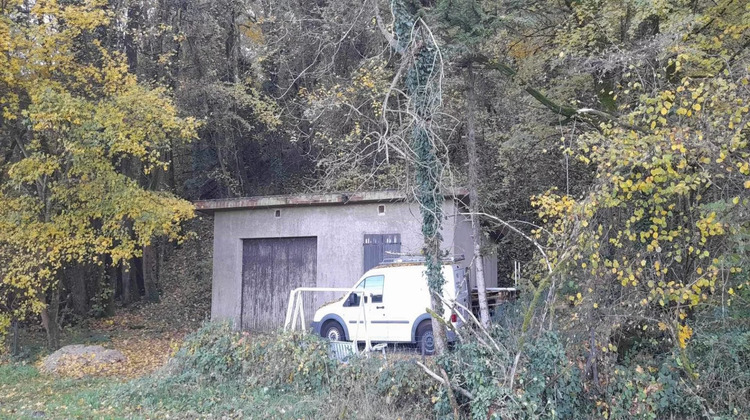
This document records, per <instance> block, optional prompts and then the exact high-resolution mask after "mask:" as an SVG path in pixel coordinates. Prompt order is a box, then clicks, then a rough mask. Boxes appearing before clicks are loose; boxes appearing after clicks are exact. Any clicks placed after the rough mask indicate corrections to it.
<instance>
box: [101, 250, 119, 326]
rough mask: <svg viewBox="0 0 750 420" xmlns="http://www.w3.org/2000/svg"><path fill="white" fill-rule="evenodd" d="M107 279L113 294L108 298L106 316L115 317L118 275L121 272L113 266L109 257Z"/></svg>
mask: <svg viewBox="0 0 750 420" xmlns="http://www.w3.org/2000/svg"><path fill="white" fill-rule="evenodd" d="M107 263H108V268H107V277H108V280H109V287H110V288H111V293H110V294H109V296H107V306H106V309H105V310H104V315H105V316H114V315H115V294H116V293H117V274H118V272H119V271H120V270H119V268H118V267H116V266H112V265H111V264H112V260H111V259H110V258H109V257H107Z"/></svg>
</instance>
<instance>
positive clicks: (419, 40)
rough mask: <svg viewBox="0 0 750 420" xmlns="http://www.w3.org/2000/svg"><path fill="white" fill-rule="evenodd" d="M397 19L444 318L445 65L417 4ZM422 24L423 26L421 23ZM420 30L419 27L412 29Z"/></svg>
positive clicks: (442, 335) (437, 304)
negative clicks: (436, 126)
mask: <svg viewBox="0 0 750 420" xmlns="http://www.w3.org/2000/svg"><path fill="white" fill-rule="evenodd" d="M391 12H392V13H393V16H394V30H395V32H396V37H397V40H398V44H399V49H400V51H401V54H407V53H406V51H410V48H411V47H412V46H414V47H415V50H414V51H410V52H409V54H413V60H414V61H413V63H412V65H411V66H410V67H409V70H408V72H407V74H406V81H405V82H406V94H407V96H408V97H409V108H410V109H409V111H410V113H411V115H412V117H413V118H414V123H413V124H414V125H413V128H412V141H411V144H412V149H413V150H414V155H415V158H414V159H415V163H416V164H415V181H416V195H417V202H418V203H419V208H420V213H421V216H422V236H424V248H423V250H424V255H425V271H426V273H427V285H428V287H429V290H430V294H431V295H432V309H433V311H435V313H436V314H440V315H442V314H443V304H442V302H441V301H440V298H439V296H442V294H443V283H445V279H444V278H443V272H442V261H441V255H440V254H441V252H440V246H441V243H442V237H441V236H440V226H441V222H442V217H443V202H444V200H445V199H444V197H443V194H442V192H441V191H440V182H441V177H442V162H441V161H440V158H439V157H438V155H437V151H436V147H435V141H436V139H435V138H434V137H433V136H434V133H433V130H432V121H433V117H434V116H435V115H434V114H435V113H436V111H437V107H438V106H439V104H440V100H441V98H440V97H439V95H440V92H441V89H436V86H435V85H436V84H438V83H439V78H438V77H437V76H438V73H441V72H442V68H439V67H436V64H438V65H442V63H441V62H440V60H439V59H438V47H437V45H435V44H434V42H433V41H432V38H431V37H430V36H429V35H428V34H427V33H426V28H424V27H422V26H421V25H423V24H424V22H422V21H421V20H420V21H418V20H417V15H418V10H417V9H416V8H415V7H414V4H412V3H411V2H406V1H403V0H401V1H393V2H391ZM419 22H421V23H419ZM415 24H417V25H418V27H417V28H415V27H414V25H415ZM432 331H433V334H434V338H435V350H436V352H437V354H442V353H443V352H444V351H445V349H446V347H447V340H446V331H445V325H444V324H443V323H440V322H437V321H435V320H433V322H432Z"/></svg>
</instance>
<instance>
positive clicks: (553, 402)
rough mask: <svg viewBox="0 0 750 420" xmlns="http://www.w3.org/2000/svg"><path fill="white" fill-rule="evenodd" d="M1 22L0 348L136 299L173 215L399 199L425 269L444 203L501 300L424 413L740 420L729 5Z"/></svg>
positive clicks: (426, 1) (744, 94)
mask: <svg viewBox="0 0 750 420" xmlns="http://www.w3.org/2000/svg"><path fill="white" fill-rule="evenodd" d="M0 12H1V14H0V107H2V114H1V115H0V345H3V346H8V345H9V340H7V338H10V337H11V336H12V335H13V331H14V330H15V331H17V329H18V328H19V326H21V327H23V326H28V325H38V324H41V325H43V327H44V330H45V334H46V338H47V341H48V345H49V346H50V348H51V349H55V348H57V347H59V345H60V331H61V327H64V326H65V325H67V324H66V322H67V323H71V322H75V320H81V319H88V318H97V317H105V316H110V315H112V314H113V313H114V311H115V308H116V307H122V306H128V305H131V304H133V303H134V302H137V301H149V302H155V301H158V300H159V299H160V295H161V293H162V290H161V284H162V281H161V279H160V277H161V276H162V273H163V271H164V270H163V266H164V258H165V255H166V254H170V253H175V252H179V251H175V250H176V249H177V250H178V249H179V247H180V246H181V244H184V243H185V242H186V241H194V240H196V239H195V238H194V236H195V233H194V232H192V231H191V228H190V225H189V223H190V222H189V221H190V220H191V219H193V218H194V217H195V212H194V210H193V207H192V205H191V201H193V200H199V199H214V198H226V197H240V196H254V195H270V194H288V193H299V192H309V191H317V192H331V191H366V190H378V189H398V190H402V191H405V192H407V193H408V194H409V196H410V197H413V199H414V200H415V201H416V202H418V203H419V204H420V205H422V208H423V212H422V213H423V216H424V223H425V224H424V227H423V231H424V232H425V235H426V240H425V253H426V254H427V255H428V256H429V255H439V253H440V249H441V248H440V246H441V244H440V239H439V235H437V234H436V232H437V231H438V229H439V224H440V220H439V217H435V216H439V212H437V213H436V211H435V209H436V207H435V206H436V204H435V203H436V202H437V201H436V200H435V196H436V194H442V193H443V192H445V191H450V190H451V189H453V188H457V187H462V188H464V187H465V188H468V190H469V192H470V195H471V213H472V218H473V220H474V223H475V226H476V228H477V232H478V234H479V235H480V236H484V237H488V238H491V239H492V241H491V242H495V243H497V245H496V249H493V250H492V252H494V253H496V254H497V255H498V264H499V267H498V268H499V270H498V272H499V273H500V277H501V278H500V279H499V281H500V282H501V283H503V282H512V281H513V280H512V276H513V272H514V262H515V261H519V262H521V264H522V273H521V282H520V284H519V287H520V288H521V298H520V299H519V301H518V302H516V303H515V304H514V305H512V306H510V307H509V308H508V309H507V310H506V311H505V312H504V313H503V314H502V316H496V318H495V319H493V320H491V322H490V320H488V319H485V318H486V315H485V314H483V315H485V316H483V317H482V319H481V321H480V322H477V323H476V324H477V325H476V326H475V328H474V329H473V330H472V332H471V333H467V334H466V337H467V338H466V340H465V341H464V342H462V343H461V344H460V345H457V346H456V347H455V348H453V349H451V350H448V349H446V350H445V354H444V355H443V356H441V358H440V361H439V362H438V366H437V367H433V368H432V369H433V370H434V371H435V372H437V374H436V375H437V377H438V378H439V379H434V378H428V379H427V380H430V381H433V382H434V381H437V382H435V383H437V384H442V386H440V387H438V388H437V389H436V390H434V392H435V396H434V397H433V400H432V403H433V404H434V410H435V413H436V414H435V415H438V416H451V415H453V416H455V417H460V416H471V417H472V418H487V416H488V415H493V414H494V415H495V416H497V418H583V417H594V418H599V417H602V418H747V417H748V410H750V399H749V398H748V395H750V374H749V373H748V372H750V290H749V289H750V277H749V274H748V273H750V147H749V145H748V141H749V140H750V3H748V2H746V1H743V0H654V1H629V0H508V1H489V0H391V1H384V0H335V1H334V0H309V1H300V0H215V1H208V0H192V1H187V0H36V1H35V0H0ZM205 245H206V246H210V244H205ZM485 251H488V250H485ZM436 258H439V257H436ZM429 260H430V259H429V258H428V266H429ZM433 268H434V267H433ZM437 270H438V271H437V272H438V273H439V268H438V269H437ZM188 271H189V270H188ZM433 280H434V278H433V277H430V286H431V287H433V288H435V289H439V287H440V285H439V284H435V282H434V281H433ZM434 304H435V303H434ZM4 338H5V339H6V340H5V342H4V344H3V339H4ZM0 353H1V351H0ZM431 372H432V371H431ZM435 372H432V373H433V374H435ZM428 417H429V416H428Z"/></svg>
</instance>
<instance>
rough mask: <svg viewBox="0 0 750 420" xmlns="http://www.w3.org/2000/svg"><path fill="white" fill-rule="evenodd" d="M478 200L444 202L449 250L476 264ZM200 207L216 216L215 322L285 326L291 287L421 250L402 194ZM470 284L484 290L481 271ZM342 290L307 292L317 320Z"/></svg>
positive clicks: (350, 275)
mask: <svg viewBox="0 0 750 420" xmlns="http://www.w3.org/2000/svg"><path fill="white" fill-rule="evenodd" d="M467 199H468V197H467V195H466V194H465V193H462V192H459V193H456V194H452V195H449V196H446V197H445V201H444V202H443V214H444V220H443V227H442V232H441V233H442V237H443V249H444V250H446V251H448V253H450V254H451V255H461V254H463V255H465V256H466V259H465V260H464V261H463V262H462V263H461V264H463V265H464V266H466V267H470V266H471V262H472V250H473V247H472V239H471V223H470V221H469V219H468V217H466V216H463V215H461V214H460V213H462V212H465V211H466V210H465V205H464V202H465V200H467ZM195 205H196V209H197V210H199V211H201V212H203V213H208V214H212V215H213V217H214V252H213V255H214V261H213V285H212V296H211V319H213V320H230V321H232V322H234V324H235V326H237V327H238V328H242V329H245V330H256V331H268V330H272V329H276V328H279V327H281V326H282V325H283V322H284V316H285V311H286V305H287V300H288V299H289V291H290V290H292V289H294V288H296V287H301V286H319V287H351V286H353V285H354V283H355V282H356V281H357V279H358V278H359V277H360V276H361V275H362V274H363V273H364V272H365V271H367V270H368V269H369V268H371V267H373V266H375V265H377V264H378V263H379V262H380V261H382V260H383V258H384V257H388V256H392V255H394V254H395V253H401V254H419V253H420V251H421V249H422V244H423V238H422V232H421V216H420V213H419V206H418V205H417V204H416V203H414V202H410V201H409V200H407V197H406V195H405V194H404V193H402V192H398V191H377V192H362V193H336V194H300V195H286V196H265V197H249V198H235V199H223V200H207V201H198V202H196V203H195ZM470 271H471V273H472V274H470V278H469V283H470V287H472V288H473V287H475V281H474V275H473V271H474V270H473V269H472V270H470ZM485 273H486V274H485V275H486V278H487V286H488V287H494V286H496V285H497V260H496V258H495V257H493V256H489V257H486V258H485ZM339 295H341V294H340V293H339V294H335V293H324V294H318V293H316V294H307V295H306V297H305V301H304V310H305V313H306V314H309V315H308V316H309V317H312V314H313V312H314V311H315V310H316V309H317V308H318V307H319V306H321V305H322V304H324V303H326V302H328V301H330V300H332V299H334V298H336V297H338V296H339Z"/></svg>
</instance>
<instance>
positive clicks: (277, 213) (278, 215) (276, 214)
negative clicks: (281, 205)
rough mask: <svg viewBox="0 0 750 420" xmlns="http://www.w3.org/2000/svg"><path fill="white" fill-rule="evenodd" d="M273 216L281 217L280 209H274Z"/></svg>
mask: <svg viewBox="0 0 750 420" xmlns="http://www.w3.org/2000/svg"><path fill="white" fill-rule="evenodd" d="M273 217H275V218H277V219H278V218H279V217H281V210H276V211H274V212H273Z"/></svg>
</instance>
